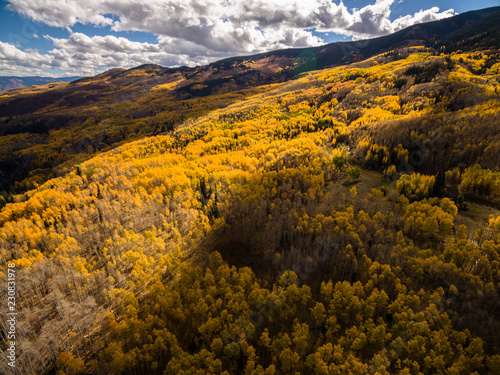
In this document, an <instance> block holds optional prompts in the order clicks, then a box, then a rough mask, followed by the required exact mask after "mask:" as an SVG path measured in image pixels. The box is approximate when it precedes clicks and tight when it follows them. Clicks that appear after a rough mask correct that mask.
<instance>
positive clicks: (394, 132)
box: [0, 15, 500, 375]
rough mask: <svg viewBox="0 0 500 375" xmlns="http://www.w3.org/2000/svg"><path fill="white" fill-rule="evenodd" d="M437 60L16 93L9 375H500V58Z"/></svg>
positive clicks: (218, 73)
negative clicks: (27, 108) (13, 357)
mask: <svg viewBox="0 0 500 375" xmlns="http://www.w3.org/2000/svg"><path fill="white" fill-rule="evenodd" d="M481 20H484V22H485V24H487V25H490V26H491V27H490V26H488V30H490V29H491V28H494V27H496V26H494V25H491V23H492V21H491V20H490V19H488V17H487V15H486V16H485V17H482V18H481ZM478 22H482V21H480V20H479V21H478ZM464 23H466V22H465V21H464ZM457 25H458V26H457V28H458V27H460V25H461V24H458V23H457ZM480 25H482V26H481V28H480V31H478V33H484V28H483V26H484V24H482V23H481V24H480ZM422 27H424V26H422ZM465 27H467V28H468V29H467V30H465V31H463V32H464V34H463V35H470V33H471V29H470V25H466V26H465ZM457 28H455V29H454V30H453V31H451V32H452V33H454V32H455V31H456V30H457ZM447 32H448V31H447ZM449 35H452V34H449ZM453 35H457V34H453ZM485 35H486V34H485ZM487 35H492V34H487ZM450 38H451V39H449V40H450V41H452V42H453V43H455V42H456V39H453V38H454V37H453V38H452V37H450ZM463 40H465V39H463ZM471 40H472V39H471ZM452 42H450V43H452ZM430 44H431V45H427V46H425V45H414V43H413V42H412V45H410V46H401V45H400V46H399V47H398V49H397V50H387V51H383V52H381V53H377V54H374V55H372V56H371V57H369V58H365V59H363V60H360V61H355V62H352V63H350V64H346V65H342V66H335V67H330V68H324V69H321V70H312V71H309V72H302V73H298V71H297V70H295V74H294V66H293V62H292V60H290V61H287V60H283V59H281V58H278V57H270V56H267V57H262V59H254V58H252V59H251V58H248V60H244V61H241V60H240V61H239V62H237V61H236V60H235V61H232V62H230V63H220V64H222V65H217V64H215V65H212V66H208V67H198V68H179V69H167V68H163V67H160V66H155V65H148V66H142V67H138V68H136V69H131V70H122V69H115V70H112V71H108V72H106V73H103V74H101V75H99V76H96V77H92V78H85V79H82V80H79V81H76V82H72V83H70V84H62V85H60V86H58V87H55V88H52V89H49V88H43V87H39V88H30V89H19V90H17V91H9V92H7V94H6V95H8V96H6V97H4V98H3V99H2V100H3V102H2V103H3V107H2V108H1V111H3V112H2V113H4V114H5V115H6V116H9V117H7V118H4V123H3V125H2V128H1V129H2V131H3V133H2V138H1V142H2V146H3V148H2V151H1V152H2V153H4V154H3V159H2V160H3V161H2V162H3V163H4V164H3V167H2V168H4V169H2V172H3V173H5V172H4V171H9V176H8V177H6V180H7V178H8V179H10V180H9V181H11V182H9V183H13V184H14V185H15V184H16V183H17V188H18V189H19V193H17V194H16V193H15V192H12V194H8V193H6V194H5V198H4V202H3V205H4V207H3V208H2V209H1V211H0V265H1V268H0V272H1V273H0V279H1V280H2V282H5V283H6V282H7V275H8V273H9V271H8V270H9V269H15V270H16V271H15V274H16V276H15V279H16V288H17V295H16V311H17V313H18V315H17V318H16V319H17V320H16V322H17V323H16V324H17V326H16V332H17V334H18V337H17V339H16V341H17V342H18V343H19V346H18V352H17V356H18V357H17V358H18V359H17V364H18V366H19V367H18V369H17V370H16V371H17V372H12V371H11V369H10V368H9V367H8V365H7V364H6V362H5V361H3V362H2V363H1V364H0V373H6V374H10V373H13V374H18V373H19V374H61V375H63V374H67V375H70V374H99V375H100V374H103V375H104V374H106V375H112V374H225V375H226V374H366V373H368V374H376V373H378V374H429V375H430V374H474V373H476V374H498V372H499V370H500V337H499V336H498V334H497V333H498V332H500V308H499V304H498V301H499V300H500V210H499V209H500V169H499V167H500V159H499V158H500V111H499V108H500V107H499V104H500V100H499V92H500V50H499V49H500V46H498V45H495V46H491V45H489V46H488V47H487V48H486V47H484V46H483V48H480V49H474V50H470V51H467V50H465V49H463V50H453V51H451V49H450V51H449V53H448V51H446V48H448V47H447V46H446V45H443V46H444V47H445V48H443V49H441V47H439V50H436V49H435V48H434V47H433V45H434V42H432V43H430ZM488 44H489V42H488ZM450 45H451V44H450ZM450 48H451V47H450ZM278 55H279V54H277V56H278ZM303 61H305V63H306V62H307V61H310V60H308V58H304V60H303ZM224 64H225V65H224ZM297 66H300V64H298V65H296V66H295V69H296V68H297ZM283 70H284V71H288V73H286V74H289V75H290V76H294V75H295V78H294V79H288V78H286V74H285V73H283V72H282V71H283ZM228 72H230V73H228ZM297 73H298V74H297ZM228 74H230V75H228ZM253 75H255V77H256V78H255V81H254V82H252V81H251V80H248V77H251V76H253ZM158 77H160V78H158ZM231 77H232V78H231ZM238 77H245V78H241V81H240V80H239V79H240V78H238ZM289 78H290V77H289ZM231 80H234V82H232V81H231ZM211 82H212V83H213V82H216V83H213V84H212V83H211ZM262 82H267V83H266V84H263V83H262ZM226 84H227V85H226ZM232 84H234V86H230V85H232ZM50 98H52V99H50ZM27 101H32V102H33V105H35V104H36V106H37V107H36V109H33V112H32V113H22V114H20V112H21V111H22V108H23V105H24V104H21V103H26V102H27ZM9 111H10V112H9ZM16 111H17V112H16ZM9 113H10V114H9ZM15 113H17V114H15ZM23 116H24V117H23ZM10 117H11V118H10ZM51 119H52V120H51ZM37 121H38V122H37ZM14 124H15V126H14ZM20 127H24V128H22V129H23V130H21V128H20ZM4 150H7V151H4ZM54 150H56V151H55V152H54ZM9 154H10V157H7V155H9ZM40 158H41V160H40ZM51 158H52V159H51ZM42 162H44V163H46V164H37V163H42ZM8 163H12V164H10V165H9V164H8ZM16 163H17V164H16ZM23 163H24V164H23ZM16 165H28V167H27V169H26V171H24V172H22V173H20V174H18V175H14V174H13V172H14V170H16ZM35 165H36V166H37V167H38V169H35V168H34V166H35ZM8 168H10V169H8ZM23 173H24V174H23ZM55 173H57V174H58V176H54V175H53V174H55ZM42 177H43V178H42ZM47 178H49V179H48V180H47V181H45V179H47ZM7 293H8V292H7V290H6V289H3V288H2V289H0V295H1V296H2V297H3V299H4V300H7V297H8V294H7ZM6 308H7V307H6V306H2V309H1V310H0V311H1V315H2V319H3V321H7V315H6V313H7V311H6ZM2 329H3V334H4V335H5V333H6V332H7V329H8V328H6V327H5V326H2ZM0 350H1V351H2V355H4V356H5V355H6V347H5V345H4V344H2V346H0Z"/></svg>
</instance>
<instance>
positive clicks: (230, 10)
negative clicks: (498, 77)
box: [7, 0, 455, 71]
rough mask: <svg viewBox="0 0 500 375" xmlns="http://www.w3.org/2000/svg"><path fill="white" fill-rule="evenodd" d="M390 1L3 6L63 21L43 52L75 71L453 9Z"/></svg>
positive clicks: (305, 40) (18, 2) (375, 27)
mask: <svg viewBox="0 0 500 375" xmlns="http://www.w3.org/2000/svg"><path fill="white" fill-rule="evenodd" d="M394 1H395V0H376V1H375V3H373V4H370V5H367V6H365V7H363V8H361V9H351V10H349V9H348V8H347V7H346V6H345V5H344V4H343V2H342V1H340V2H339V3H338V4H337V3H334V2H332V1H331V0H308V1H304V0H274V1H269V0H253V1H246V0H148V1H143V0H86V1H83V0H9V4H8V5H7V8H8V9H10V10H12V11H15V12H18V13H20V14H22V15H24V16H26V17H28V18H29V19H31V20H35V21H40V22H44V23H45V24H47V25H50V26H56V27H61V28H67V29H68V30H69V32H70V36H69V38H67V39H58V38H53V37H50V36H46V38H48V39H50V40H51V41H52V43H53V44H54V47H55V50H53V51H50V52H49V54H48V55H47V58H48V59H51V58H54V56H56V55H60V54H61V53H62V54H63V55H64V56H62V55H61V56H60V57H61V58H66V59H68V61H67V64H68V66H72V64H73V61H78V62H79V63H80V64H81V66H83V67H81V68H80V71H84V70H85V71H87V65H86V63H84V61H85V59H89V60H88V61H90V64H89V66H90V65H91V64H93V63H96V64H104V63H106V64H114V63H116V66H122V67H128V66H129V64H132V63H135V62H138V63H157V64H162V65H170V66H172V65H194V64H200V63H206V62H210V61H214V60H217V59H220V58H223V57H227V56H231V55H238V54H240V55H241V54H251V53H258V52H262V51H266V50H273V49H280V48H290V47H305V46H315V45H320V44H322V43H323V40H322V39H320V38H319V37H318V36H315V35H314V34H313V33H312V30H316V31H319V32H334V33H337V34H341V35H346V36H351V37H352V38H353V39H355V40H358V39H363V38H372V37H376V36H381V35H385V34H389V33H392V32H395V31H398V30H401V29H403V28H405V27H407V26H410V25H414V24H416V23H420V22H427V21H432V20H438V19H442V18H445V17H450V16H452V15H454V14H455V12H454V11H453V10H452V9H450V10H447V11H444V12H440V10H439V8H437V7H433V8H431V9H427V10H421V11H420V12H417V13H415V14H413V15H407V16H404V17H400V18H398V19H396V20H395V21H391V20H390V18H389V17H390V14H391V6H392V5H393V3H394ZM77 23H81V24H90V25H95V26H109V27H111V28H112V30H113V31H116V32H121V31H144V32H148V33H152V34H154V35H156V36H157V39H158V42H157V43H155V44H152V43H140V42H133V41H130V40H128V39H126V38H123V37H116V36H111V35H108V36H87V35H84V34H81V33H73V32H72V31H71V27H72V26H73V25H75V24H77ZM58 50H60V52H57V51H58ZM95 66H104V65H95ZM106 66H112V65H106Z"/></svg>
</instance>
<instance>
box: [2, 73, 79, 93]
mask: <svg viewBox="0 0 500 375" xmlns="http://www.w3.org/2000/svg"><path fill="white" fill-rule="evenodd" d="M80 78H81V77H60V78H54V77H37V76H35V77H14V76H0V91H3V90H9V89H15V88H17V87H23V86H33V85H46V84H48V83H54V82H71V81H74V80H76V79H80Z"/></svg>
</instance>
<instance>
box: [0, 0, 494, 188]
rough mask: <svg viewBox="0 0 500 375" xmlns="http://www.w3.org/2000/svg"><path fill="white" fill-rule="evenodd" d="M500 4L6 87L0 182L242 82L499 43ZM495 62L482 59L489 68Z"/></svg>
mask: <svg viewBox="0 0 500 375" xmlns="http://www.w3.org/2000/svg"><path fill="white" fill-rule="evenodd" d="M499 11H500V7H495V8H488V9H484V10H479V11H472V12H467V13H463V14H460V15H458V16H455V17H452V18H448V19H444V20H441V21H436V22H430V23H426V24H419V25H415V26H411V27H409V28H406V29H404V30H401V31H399V32H397V33H395V34H392V35H388V36H384V37H380V38H375V39H370V40H365V41H358V42H343V43H333V44H328V45H325V46H320V47H314V48H305V49H304V48H303V49H287V50H279V51H272V52H267V53H262V54H258V55H252V56H242V57H234V58H229V59H224V60H221V61H218V62H214V63H212V64H209V65H206V66H199V67H193V68H189V67H180V68H165V67H161V66H159V65H143V66H139V67H136V68H132V69H128V70H125V69H119V68H116V69H111V70H109V71H107V72H105V73H102V74H99V75H97V76H95V77H88V78H81V79H78V80H74V81H72V82H69V83H58V84H57V85H49V86H31V87H23V88H16V89H11V90H7V91H5V92H4V93H3V94H2V95H1V96H0V136H1V137H10V138H11V139H13V141H11V142H9V143H8V144H6V145H5V147H3V150H2V151H0V173H1V174H0V190H15V191H18V192H21V191H23V189H26V188H28V186H33V185H32V184H31V183H29V182H28V181H29V180H32V181H37V183H40V182H41V181H43V180H45V179H46V178H48V177H49V176H53V175H54V173H55V174H58V173H61V170H64V168H66V167H65V166H66V165H67V163H70V164H71V163H73V162H74V161H76V160H80V158H82V157H83V158H85V157H88V156H89V155H90V154H92V152H94V151H98V150H104V149H107V148H109V147H114V146H115V145H117V144H119V143H121V142H125V141H127V140H130V139H135V138H138V137H142V136H145V135H148V134H149V135H150V134H157V133H159V132H164V131H167V130H171V129H172V128H174V127H175V126H177V125H178V124H180V123H182V122H183V121H185V120H186V119H189V118H195V117H198V116H199V115H200V114H202V113H205V112H207V111H211V110H213V109H214V108H219V107H220V106H221V105H222V106H225V105H227V104H228V103H230V102H232V101H234V100H239V98H241V95H242V94H241V92H242V91H241V90H247V89H248V88H252V87H253V88H255V89H256V90H260V89H259V87H264V86H265V85H269V84H275V83H279V82H285V81H288V80H291V79H296V78H297V77H299V76H300V74H302V73H305V72H307V71H311V70H314V69H323V68H325V67H333V66H339V65H342V64H348V63H353V62H360V61H362V60H364V59H367V58H370V57H373V56H377V55H380V54H384V53H387V54H392V55H391V56H389V57H390V58H392V59H398V58H403V57H404V56H406V55H407V54H408V51H409V48H411V47H412V46H418V45H420V46H422V45H426V46H427V47H428V48H430V49H431V50H432V51H434V52H433V53H436V54H437V53H441V52H442V48H441V47H443V46H444V45H445V44H446V46H448V47H446V46H445V48H447V49H448V50H449V51H448V52H453V51H454V50H458V49H459V47H460V49H462V50H468V49H470V48H475V46H476V47H477V46H479V45H478V44H477V43H476V42H474V38H483V39H481V40H483V42H482V44H481V46H483V47H484V46H485V45H488V46H490V45H492V43H493V46H495V44H494V43H497V44H496V45H497V46H498V39H495V35H497V36H498V30H499V27H498V25H499V24H500V19H499V18H500V12H499ZM474 35H476V37H474ZM467 38H469V39H467ZM471 38H472V39H471ZM457 43H460V46H458V45H457ZM485 43H486V44H485ZM494 61H495V60H494V59H493V58H492V59H489V60H488V62H487V64H489V65H488V67H490V66H491V65H492V64H493V63H494ZM486 68H487V67H484V68H483V69H486ZM202 98H206V100H205V99H203V100H202ZM215 98H219V99H220V100H215ZM222 98H224V99H222ZM202 102H203V105H201V103H202ZM83 129H85V131H83ZM88 132H89V133H88ZM63 134H64V136H62V135H63ZM88 134H92V137H93V139H98V140H99V141H98V142H97V141H95V140H94V141H92V142H90V143H92V147H90V148H88V147H87V144H88V143H89V136H88ZM16 138H19V139H24V140H25V141H19V142H18V141H16V140H15V139H16ZM54 138H55V139H54ZM26 140H28V141H26ZM71 160H73V162H71ZM35 171H36V172H35ZM23 181H24V182H23ZM16 182H17V184H16Z"/></svg>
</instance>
